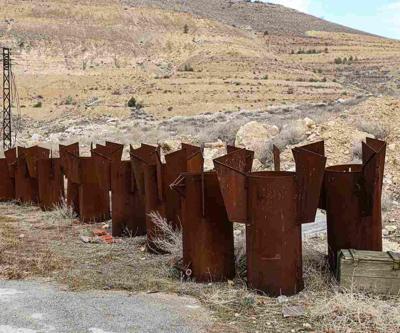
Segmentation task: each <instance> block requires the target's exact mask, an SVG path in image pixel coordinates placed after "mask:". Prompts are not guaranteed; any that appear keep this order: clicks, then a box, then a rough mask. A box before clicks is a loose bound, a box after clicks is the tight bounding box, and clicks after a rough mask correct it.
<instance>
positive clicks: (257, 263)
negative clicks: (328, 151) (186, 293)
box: [214, 146, 326, 296]
mask: <svg viewBox="0 0 400 333" xmlns="http://www.w3.org/2000/svg"><path fill="white" fill-rule="evenodd" d="M293 154H294V156H295V161H296V170H297V171H296V172H277V171H275V172H274V171H266V172H253V173H250V172H246V170H245V166H246V163H245V158H246V154H245V153H244V151H243V150H242V151H240V150H236V151H233V152H232V153H230V154H227V155H226V156H223V157H222V158H218V159H216V160H214V165H215V169H216V172H217V174H218V179H219V184H220V188H221V191H222V194H223V196H224V201H225V206H226V209H227V211H228V216H229V217H230V220H231V221H232V222H242V223H246V224H247V226H246V235H247V237H246V238H247V239H246V244H247V263H248V264H247V274H248V283H249V285H250V286H251V287H252V288H254V289H257V290H260V291H263V292H266V293H268V294H270V295H275V296H278V295H281V294H284V295H292V294H294V293H296V292H299V291H300V290H301V289H302V288H303V280H302V249H301V223H304V222H308V221H309V220H311V219H312V218H313V217H314V216H315V213H316V210H317V205H318V200H319V195H320V189H321V184H322V178H323V173H324V168H325V161H326V159H325V157H324V156H322V155H320V154H317V153H315V152H314V151H313V150H308V147H307V146H305V147H300V148H298V149H295V150H294V151H293Z"/></svg>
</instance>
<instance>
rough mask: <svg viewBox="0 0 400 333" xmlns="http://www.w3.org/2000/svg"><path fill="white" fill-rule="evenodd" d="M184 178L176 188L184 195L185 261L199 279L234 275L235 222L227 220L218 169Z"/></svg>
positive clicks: (205, 280) (187, 174)
mask: <svg viewBox="0 0 400 333" xmlns="http://www.w3.org/2000/svg"><path fill="white" fill-rule="evenodd" d="M181 182H184V183H182V184H178V183H176V184H175V185H176V186H175V185H174V188H176V189H178V188H179V193H181V195H182V219H183V230H182V232H183V260H184V265H185V266H186V267H188V268H190V269H191V270H192V276H193V277H194V278H195V280H196V281H198V282H210V281H226V280H227V279H231V278H233V277H234V275H235V261H234V245H233V224H232V223H230V222H229V220H228V216H227V214H226V209H225V206H224V201H223V198H222V195H221V191H220V188H219V184H218V179H217V175H216V173H215V172H206V173H204V174H202V173H185V174H183V176H182V179H181ZM182 185H183V186H182Z"/></svg>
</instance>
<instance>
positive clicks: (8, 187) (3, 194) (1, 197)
mask: <svg viewBox="0 0 400 333" xmlns="http://www.w3.org/2000/svg"><path fill="white" fill-rule="evenodd" d="M0 175H1V177H0V201H11V200H14V199H15V184H14V178H13V177H11V173H10V170H9V166H8V162H7V159H5V158H1V159H0Z"/></svg>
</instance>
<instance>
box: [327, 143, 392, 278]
mask: <svg viewBox="0 0 400 333" xmlns="http://www.w3.org/2000/svg"><path fill="white" fill-rule="evenodd" d="M385 153H386V144H385V142H383V141H379V140H368V141H367V144H363V164H355V165H337V166H332V167H329V168H327V169H326V171H325V179H324V195H325V208H326V211H327V223H328V250H329V263H330V266H331V268H332V269H333V270H334V269H336V264H337V253H338V251H339V250H341V249H349V248H351V249H356V250H370V251H382V216H381V195H382V182H383V172H384V164H385Z"/></svg>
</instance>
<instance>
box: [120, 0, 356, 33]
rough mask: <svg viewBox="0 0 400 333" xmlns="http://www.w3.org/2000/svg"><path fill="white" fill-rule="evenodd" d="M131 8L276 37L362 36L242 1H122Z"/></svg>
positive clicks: (287, 11)
mask: <svg viewBox="0 0 400 333" xmlns="http://www.w3.org/2000/svg"><path fill="white" fill-rule="evenodd" d="M122 2H123V3H125V4H127V5H131V6H135V7H136V6H137V7H139V6H143V7H155V8H162V9H167V10H173V11H177V12H183V13H190V14H193V15H196V16H199V17H203V18H207V19H211V20H216V21H218V22H222V23H225V24H228V25H231V26H237V27H240V28H248V29H253V30H256V31H258V32H268V33H272V34H275V35H285V36H287V35H293V36H304V35H305V34H306V32H307V31H310V30H316V31H327V32H347V33H361V34H364V32H361V31H358V30H355V29H351V28H348V27H345V26H342V25H339V24H335V23H331V22H328V21H325V20H322V19H320V18H317V17H315V16H312V15H307V14H304V13H301V12H299V11H297V10H294V9H291V8H287V7H284V6H281V5H276V4H272V3H263V2H260V1H255V2H250V1H245V0H212V1H209V0H123V1H122Z"/></svg>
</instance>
